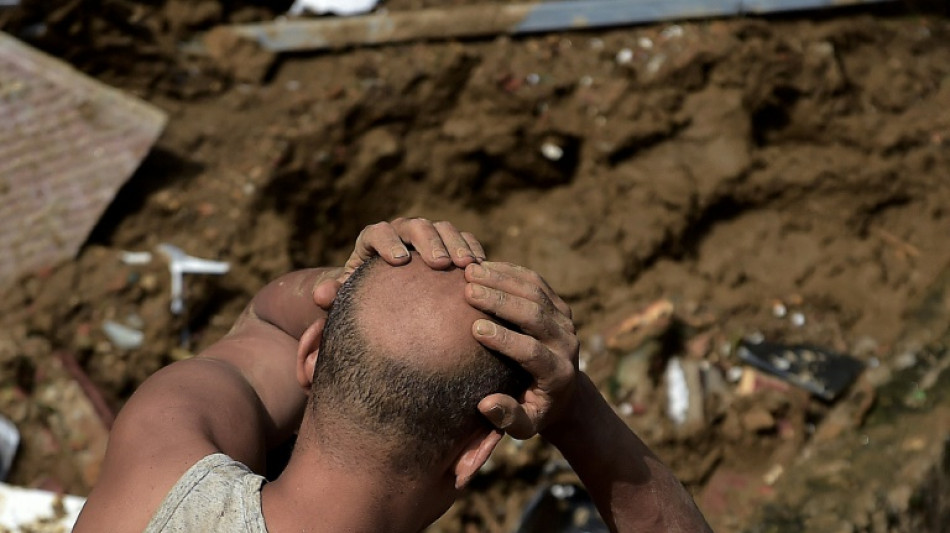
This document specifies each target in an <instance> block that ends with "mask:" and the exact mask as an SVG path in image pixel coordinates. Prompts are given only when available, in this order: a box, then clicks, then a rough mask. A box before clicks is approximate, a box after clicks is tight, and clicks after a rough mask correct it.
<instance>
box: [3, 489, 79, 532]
mask: <svg viewBox="0 0 950 533" xmlns="http://www.w3.org/2000/svg"><path fill="white" fill-rule="evenodd" d="M60 503H61V505H60ZM85 503H86V499H85V498H80V497H79V496H70V495H65V496H63V495H59V494H55V493H52V492H49V491H45V490H37V489H24V488H20V487H14V486H11V485H7V484H6V483H0V530H3V531H53V530H54V529H53V528H56V529H55V530H57V531H58V530H60V529H62V530H65V531H70V530H72V528H73V525H74V524H75V523H76V518H78V517H79V511H81V510H82V506H83V505H84V504H85ZM60 509H61V511H60ZM60 512H61V513H62V514H60ZM39 526H41V527H43V529H40V527H39ZM46 528H50V529H46Z"/></svg>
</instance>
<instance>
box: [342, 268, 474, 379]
mask: <svg viewBox="0 0 950 533" xmlns="http://www.w3.org/2000/svg"><path fill="white" fill-rule="evenodd" d="M368 274H369V275H368V276H367V278H366V279H365V280H364V283H363V286H362V287H361V288H360V294H359V304H358V306H357V307H358V311H357V317H358V318H357V319H358V321H359V324H360V328H361V329H362V331H363V334H364V335H365V336H366V339H367V341H368V342H369V343H370V344H371V345H374V346H377V347H380V348H382V349H383V350H384V351H385V352H386V353H388V354H391V355H392V356H393V357H411V358H413V359H414V360H419V361H418V362H420V363H423V364H426V363H431V365H432V366H433V368H438V367H441V366H443V365H454V364H459V363H462V362H464V361H462V360H461V359H463V358H465V357H466V356H468V355H470V354H472V353H475V352H476V349H477V347H478V343H477V341H475V339H474V338H473V337H472V333H471V331H472V324H473V323H474V322H475V320H477V319H479V318H484V317H485V316H486V315H485V314H483V313H481V312H480V311H478V310H476V309H475V308H473V307H471V306H470V305H469V304H468V302H466V301H465V293H464V291H465V284H466V282H465V277H464V271H463V270H462V269H459V268H454V267H453V268H451V269H448V270H433V269H431V268H430V267H429V266H428V265H426V264H425V263H424V262H423V261H422V259H421V258H420V257H419V256H418V254H416V253H415V252H413V256H412V260H411V261H410V262H409V263H408V264H406V265H403V266H398V267H393V266H391V265H388V264H386V263H384V262H382V261H380V262H377V264H376V265H375V266H374V268H373V269H372V271H371V272H369V273H368Z"/></svg>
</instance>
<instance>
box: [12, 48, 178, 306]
mask: <svg viewBox="0 0 950 533" xmlns="http://www.w3.org/2000/svg"><path fill="white" fill-rule="evenodd" d="M165 122H166V116H165V114H164V113H163V112H162V111H160V110H158V109H156V108H155V107H153V106H151V105H149V104H147V103H145V102H142V101H140V100H138V99H136V98H134V97H131V96H129V95H126V94H124V93H122V92H121V91H118V90H116V89H114V88H111V87H108V86H106V85H103V84H102V83H99V82H97V81H95V80H93V79H91V78H89V77H87V76H85V75H83V74H81V73H79V72H78V71H76V70H75V69H73V68H72V67H70V66H69V65H67V64H65V63H63V62H61V61H59V60H57V59H54V58H52V57H50V56H47V55H46V54H43V53H42V52H39V51H37V50H35V49H33V48H31V47H29V46H27V45H25V44H23V43H22V42H20V41H17V40H16V39H14V38H13V37H10V36H9V35H6V34H4V33H2V32H0V250H2V253H0V287H4V286H7V285H9V283H10V282H12V281H13V280H15V279H16V278H17V277H18V276H20V275H22V274H24V273H26V272H31V271H35V270H37V269H41V268H44V267H49V266H54V265H56V264H57V263H59V262H60V261H62V260H64V259H67V258H70V257H72V256H74V255H75V254H76V252H77V251H78V250H79V247H80V246H82V243H83V242H84V241H85V239H86V237H87V236H88V235H89V232H90V231H91V230H92V228H93V226H95V224H96V221H97V220H98V219H99V217H100V216H101V215H102V212H103V211H104V210H105V208H106V207H107V206H108V205H109V202H110V201H111V200H112V198H113V196H114V195H115V193H116V192H117V191H118V189H119V187H121V186H122V184H123V183H124V182H125V181H126V180H127V179H128V178H129V176H131V175H132V173H133V172H134V171H135V169H136V167H138V165H139V163H140V162H141V160H142V158H144V157H145V155H146V154H147V153H148V151H149V149H150V147H151V146H152V144H153V143H154V142H155V140H156V139H157V138H158V135H159V134H160V133H161V131H162V129H163V128H164V125H165Z"/></svg>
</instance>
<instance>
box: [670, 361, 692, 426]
mask: <svg viewBox="0 0 950 533" xmlns="http://www.w3.org/2000/svg"><path fill="white" fill-rule="evenodd" d="M665 377H666V414H667V416H669V417H670V420H672V421H673V422H674V423H675V424H676V425H677V426H680V425H683V423H684V422H686V415H687V412H688V411H689V386H688V385H687V384H686V373H685V372H683V365H682V364H681V363H680V360H679V358H676V357H673V358H671V359H670V362H669V363H667V364H666V374H665Z"/></svg>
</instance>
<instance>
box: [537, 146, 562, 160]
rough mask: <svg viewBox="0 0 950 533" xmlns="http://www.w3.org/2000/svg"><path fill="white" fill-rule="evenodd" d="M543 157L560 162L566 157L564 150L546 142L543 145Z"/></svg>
mask: <svg viewBox="0 0 950 533" xmlns="http://www.w3.org/2000/svg"><path fill="white" fill-rule="evenodd" d="M541 155H543V156H544V157H545V159H548V160H549V161H560V160H561V158H562V157H564V149H563V148H561V147H560V146H558V145H556V144H554V143H552V142H546V143H544V144H542V145H541Z"/></svg>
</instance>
